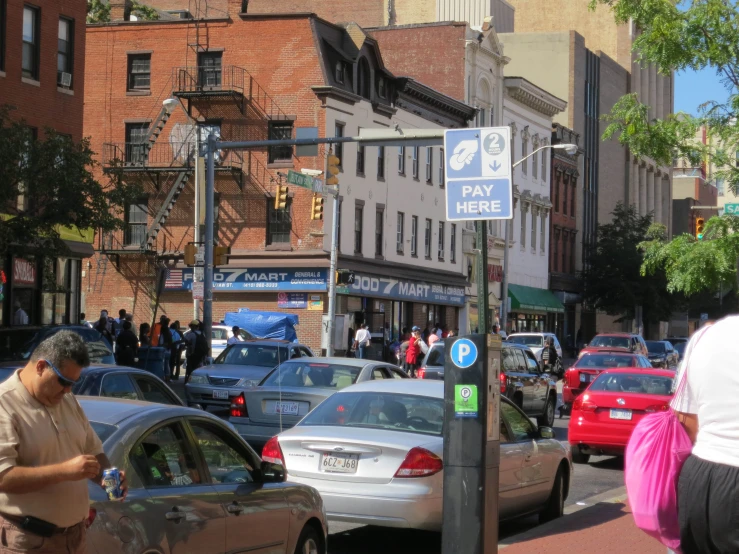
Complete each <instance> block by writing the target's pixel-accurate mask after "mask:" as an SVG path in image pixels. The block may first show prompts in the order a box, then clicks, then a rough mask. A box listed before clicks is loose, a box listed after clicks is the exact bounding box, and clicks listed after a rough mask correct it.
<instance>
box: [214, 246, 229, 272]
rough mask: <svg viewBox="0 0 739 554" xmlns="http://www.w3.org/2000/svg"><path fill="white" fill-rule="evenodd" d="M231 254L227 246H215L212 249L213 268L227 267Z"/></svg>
mask: <svg viewBox="0 0 739 554" xmlns="http://www.w3.org/2000/svg"><path fill="white" fill-rule="evenodd" d="M230 254H231V248H230V247H228V246H216V247H214V248H213V266H214V267H219V266H224V265H228V257H229V255H230Z"/></svg>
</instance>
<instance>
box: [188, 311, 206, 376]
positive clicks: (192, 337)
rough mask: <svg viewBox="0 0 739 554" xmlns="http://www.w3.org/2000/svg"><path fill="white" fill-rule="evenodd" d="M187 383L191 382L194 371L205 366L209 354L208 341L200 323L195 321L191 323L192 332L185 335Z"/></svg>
mask: <svg viewBox="0 0 739 554" xmlns="http://www.w3.org/2000/svg"><path fill="white" fill-rule="evenodd" d="M185 344H186V345H187V351H186V353H185V356H186V358H185V383H187V382H188V381H189V380H190V375H191V374H192V372H193V371H195V370H196V369H197V368H199V367H200V366H201V365H203V362H204V361H205V358H206V357H207V356H208V354H209V348H208V341H207V339H206V338H205V335H204V334H203V331H202V330H201V329H200V321H198V320H197V319H193V320H192V321H191V322H190V330H189V331H188V332H187V333H185Z"/></svg>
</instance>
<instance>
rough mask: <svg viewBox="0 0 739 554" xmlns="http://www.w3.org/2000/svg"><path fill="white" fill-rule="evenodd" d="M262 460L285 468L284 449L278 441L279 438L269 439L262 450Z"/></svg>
mask: <svg viewBox="0 0 739 554" xmlns="http://www.w3.org/2000/svg"><path fill="white" fill-rule="evenodd" d="M262 460H264V461H265V462H269V463H271V464H278V465H281V466H282V467H285V457H284V456H283V455H282V447H281V446H280V442H279V441H278V440H277V436H274V437H272V438H271V439H269V440H268V441H267V444H265V445H264V448H262Z"/></svg>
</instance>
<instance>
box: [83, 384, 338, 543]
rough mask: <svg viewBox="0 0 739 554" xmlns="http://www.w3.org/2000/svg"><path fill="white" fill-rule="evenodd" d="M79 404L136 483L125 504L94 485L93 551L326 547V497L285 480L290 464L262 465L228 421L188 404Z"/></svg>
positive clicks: (109, 401)
mask: <svg viewBox="0 0 739 554" xmlns="http://www.w3.org/2000/svg"><path fill="white" fill-rule="evenodd" d="M79 400H80V404H81V405H82V408H83V409H84V411H85V413H86V414H87V417H88V419H89V420H90V422H91V424H92V427H93V429H95V431H96V432H97V434H98V436H99V437H100V439H101V440H102V441H103V446H104V448H105V452H106V454H107V455H108V458H110V460H111V462H112V463H113V464H114V465H115V466H116V467H118V468H120V469H124V470H125V471H126V476H127V479H128V483H129V493H128V497H127V499H126V500H125V501H124V502H115V501H109V500H108V499H107V496H106V495H105V492H104V491H103V490H102V489H101V488H100V487H99V486H96V485H93V484H91V485H90V500H91V506H90V519H91V520H92V525H91V526H90V529H89V534H88V550H89V551H90V552H98V553H100V554H109V553H115V552H125V553H131V554H138V553H141V552H168V553H171V554H184V553H190V552H197V553H198V554H209V553H213V554H216V553H223V552H245V551H246V552H258V553H262V554H267V553H269V554H277V553H280V554H292V553H293V552H296V551H297V552H300V553H301V554H319V553H325V552H326V533H327V526H326V518H325V512H324V509H323V503H322V501H321V498H320V496H319V495H318V493H317V492H316V491H315V490H314V489H312V488H311V487H308V486H304V485H300V484H298V483H286V482H284V479H285V474H284V469H283V468H281V467H279V466H275V465H274V464H271V463H268V462H266V463H265V462H262V461H261V459H260V458H259V456H257V455H256V454H255V453H254V451H253V450H252V449H251V448H250V447H249V446H248V445H247V444H246V443H245V442H244V441H243V440H242V439H241V438H240V437H239V436H238V435H237V434H236V433H234V432H233V430H232V428H231V427H230V426H229V425H228V424H227V423H225V422H223V421H221V420H219V419H218V418H216V417H214V416H211V415H210V414H207V413H204V412H202V411H199V410H195V409H190V408H184V407H171V406H165V405H161V404H152V403H148V402H139V401H127V400H113V399H107V398H92V397H79ZM296 549H297V550H296Z"/></svg>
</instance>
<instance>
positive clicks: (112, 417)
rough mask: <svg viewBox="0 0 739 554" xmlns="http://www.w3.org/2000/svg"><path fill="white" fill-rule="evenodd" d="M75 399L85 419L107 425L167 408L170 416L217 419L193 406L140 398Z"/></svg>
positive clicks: (79, 397)
mask: <svg viewBox="0 0 739 554" xmlns="http://www.w3.org/2000/svg"><path fill="white" fill-rule="evenodd" d="M76 398H77V401H78V402H79V403H80V406H82V409H83V410H84V411H85V415H87V419H89V420H90V421H95V422H97V423H107V424H108V425H119V424H120V423H122V422H123V421H125V420H127V419H129V418H131V417H134V416H137V417H140V416H148V415H150V414H152V413H154V412H157V411H161V410H167V411H168V412H169V413H168V415H169V416H171V417H178V416H183V415H196V416H200V417H210V418H213V419H218V418H217V417H216V416H214V415H212V414H210V413H208V412H206V411H203V410H197V409H195V408H185V407H184V406H172V405H168V404H157V403H154V402H144V401H142V400H123V399H120V398H107V397H102V396H76Z"/></svg>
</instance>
